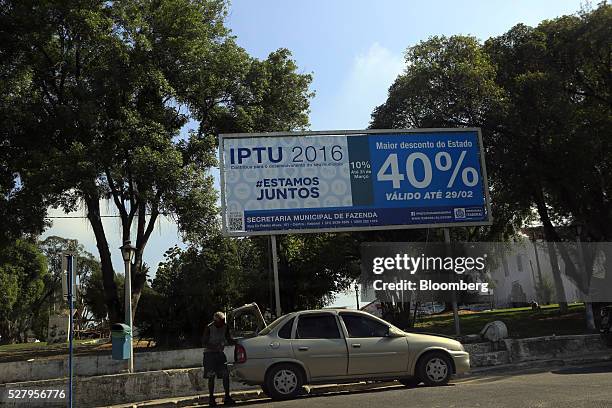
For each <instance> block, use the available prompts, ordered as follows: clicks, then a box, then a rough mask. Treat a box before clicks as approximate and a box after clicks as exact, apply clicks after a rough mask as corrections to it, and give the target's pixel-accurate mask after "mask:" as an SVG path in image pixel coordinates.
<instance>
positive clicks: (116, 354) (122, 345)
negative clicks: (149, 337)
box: [111, 323, 132, 360]
mask: <svg viewBox="0 0 612 408" xmlns="http://www.w3.org/2000/svg"><path fill="white" fill-rule="evenodd" d="M131 341H132V330H131V329H130V326H128V325H127V324H123V323H115V324H113V325H112V327H111V342H112V345H113V360H128V359H129V358H130V342H131Z"/></svg>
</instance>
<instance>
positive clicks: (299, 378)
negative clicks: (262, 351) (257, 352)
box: [262, 364, 304, 400]
mask: <svg viewBox="0 0 612 408" xmlns="http://www.w3.org/2000/svg"><path fill="white" fill-rule="evenodd" d="M302 385H304V379H303V374H302V369H301V368H300V367H299V366H297V365H295V364H278V365H275V366H274V367H272V368H271V369H269V370H268V372H267V373H266V379H265V384H264V385H263V386H262V389H264V392H266V391H267V392H266V394H267V395H268V396H269V397H270V398H272V399H273V400H285V399H291V398H295V397H296V396H298V394H299V393H300V392H301V391H302ZM264 387H265V388H264Z"/></svg>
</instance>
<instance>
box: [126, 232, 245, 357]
mask: <svg viewBox="0 0 612 408" xmlns="http://www.w3.org/2000/svg"><path fill="white" fill-rule="evenodd" d="M203 243H204V244H205V245H203V247H202V248H201V249H196V248H195V247H190V248H188V249H186V250H181V249H179V248H178V247H174V248H171V249H170V250H168V251H167V252H166V254H165V260H164V262H163V263H161V264H160V265H159V268H158V270H157V274H156V276H155V279H154V280H153V283H152V288H151V289H147V290H146V292H145V296H144V297H143V302H145V303H146V304H147V306H146V307H144V308H143V309H142V311H140V312H139V314H137V316H138V317H139V321H140V323H139V325H140V327H141V328H142V329H143V332H144V334H148V335H151V336H152V337H154V338H155V339H156V342H157V344H159V345H168V344H177V343H188V344H192V345H197V346H199V345H200V344H199V342H200V337H201V335H202V331H203V329H204V325H205V324H206V323H208V322H209V321H210V320H211V318H212V315H213V313H214V312H215V311H217V310H229V309H231V308H232V307H235V306H237V305H239V304H241V302H242V300H243V299H242V297H241V293H240V292H239V291H238V285H240V284H241V281H242V279H243V276H241V271H240V264H239V261H238V257H237V250H236V245H235V242H233V241H232V240H230V239H227V238H223V237H221V236H220V235H218V234H216V235H213V236H210V237H206V238H204V239H203Z"/></svg>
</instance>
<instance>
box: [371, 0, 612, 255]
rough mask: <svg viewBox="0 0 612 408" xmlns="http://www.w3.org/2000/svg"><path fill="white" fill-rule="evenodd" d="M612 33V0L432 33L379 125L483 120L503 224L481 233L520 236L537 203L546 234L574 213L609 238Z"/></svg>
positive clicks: (415, 51) (552, 234)
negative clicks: (507, 24) (493, 32)
mask: <svg viewBox="0 0 612 408" xmlns="http://www.w3.org/2000/svg"><path fill="white" fill-rule="evenodd" d="M610 38H612V7H611V6H610V5H608V4H606V3H602V4H600V5H599V6H598V7H597V8H595V9H593V10H582V11H581V12H579V13H578V14H577V15H573V16H563V17H560V18H557V19H554V20H549V21H544V22H542V23H541V24H540V25H539V26H538V27H536V28H532V27H528V26H525V25H523V24H518V25H516V26H515V27H513V28H512V29H510V30H509V31H508V32H506V33H505V34H503V35H501V36H499V37H494V38H490V39H488V40H487V41H485V43H484V45H481V44H480V43H479V42H478V41H477V40H476V39H474V38H473V37H466V36H451V37H432V38H430V39H429V40H427V41H423V42H421V43H419V44H417V45H415V46H413V47H411V48H409V49H408V51H407V53H406V64H407V65H406V70H405V72H404V73H403V74H401V75H400V76H399V77H398V78H397V80H396V81H395V83H394V84H393V85H392V86H391V88H390V89H389V96H388V99H387V101H386V102H385V103H384V104H382V105H381V106H379V107H377V108H376V109H375V111H374V113H373V115H372V123H371V126H372V127H375V128H393V127H396V128H398V127H457V126H459V127H461V126H478V127H481V128H482V129H483V137H484V144H485V151H486V159H487V168H488V173H489V181H490V187H491V197H492V203H493V215H494V221H495V224H494V225H493V226H492V227H491V228H489V229H484V230H483V231H482V232H481V233H480V234H479V235H480V236H481V238H488V239H491V238H492V239H499V238H504V237H506V238H507V237H510V236H512V235H513V234H515V233H516V231H517V229H518V228H521V227H522V226H523V225H524V224H526V223H529V222H531V221H533V218H534V214H533V213H534V211H533V210H534V209H535V210H536V211H537V217H538V218H539V219H540V221H541V222H542V223H543V224H544V227H545V228H544V231H545V233H546V239H548V240H552V241H558V240H560V239H561V237H560V235H559V234H558V233H557V231H556V230H555V228H554V224H557V225H559V224H567V223H570V222H577V223H580V224H583V225H585V226H586V232H585V236H586V237H587V238H588V239H591V240H609V237H610V236H612V235H611V234H612V230H611V229H610V225H612V222H611V221H612V219H611V217H612V202H610V200H609V199H608V197H609V196H610V194H611V193H612V189H611V188H612V185H611V184H610V178H609V177H607V176H606V175H607V174H609V173H610V170H611V167H610V166H611V159H612V154H611V153H612V149H610V145H609V143H610V138H609V129H610V125H611V124H612V112H611V107H612V100H611V99H610V83H612V79H611V72H612V68H611V66H610V53H611V47H612V46H611V44H610ZM565 258H567V256H565V255H564V259H565Z"/></svg>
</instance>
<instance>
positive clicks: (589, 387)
mask: <svg viewBox="0 0 612 408" xmlns="http://www.w3.org/2000/svg"><path fill="white" fill-rule="evenodd" d="M239 406H244V407H248V406H253V407H258V406H261V407H266V408H267V407H271V408H281V407H282V408H319V407H321V408H334V407H338V408H346V407H351V408H367V407H376V408H378V407H382V408H390V407H419V408H434V407H435V408H437V407H439V408H450V407H461V408H476V407H483V408H498V407H499V408H502V407H503V408H506V407H507V408H522V407H525V408H546V407H554V408H563V407H571V408H580V407H588V408H592V407H594V408H599V407H612V363H602V364H595V365H588V366H580V367H562V368H555V369H549V370H546V371H541V370H540V371H539V372H537V371H533V370H532V371H524V372H520V373H517V372H515V373H512V374H503V375H500V374H498V375H486V376H479V377H473V378H468V379H464V380H459V381H457V382H454V383H451V384H450V385H448V386H445V387H424V386H420V387H417V388H413V389H407V388H404V387H401V386H399V385H398V386H392V387H387V388H384V389H376V390H368V391H356V392H350V393H335V394H333V393H332V394H326V395H320V396H305V397H301V398H298V399H296V400H292V401H281V402H272V401H270V400H269V399H260V400H256V401H249V402H243V403H240V404H239Z"/></svg>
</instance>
